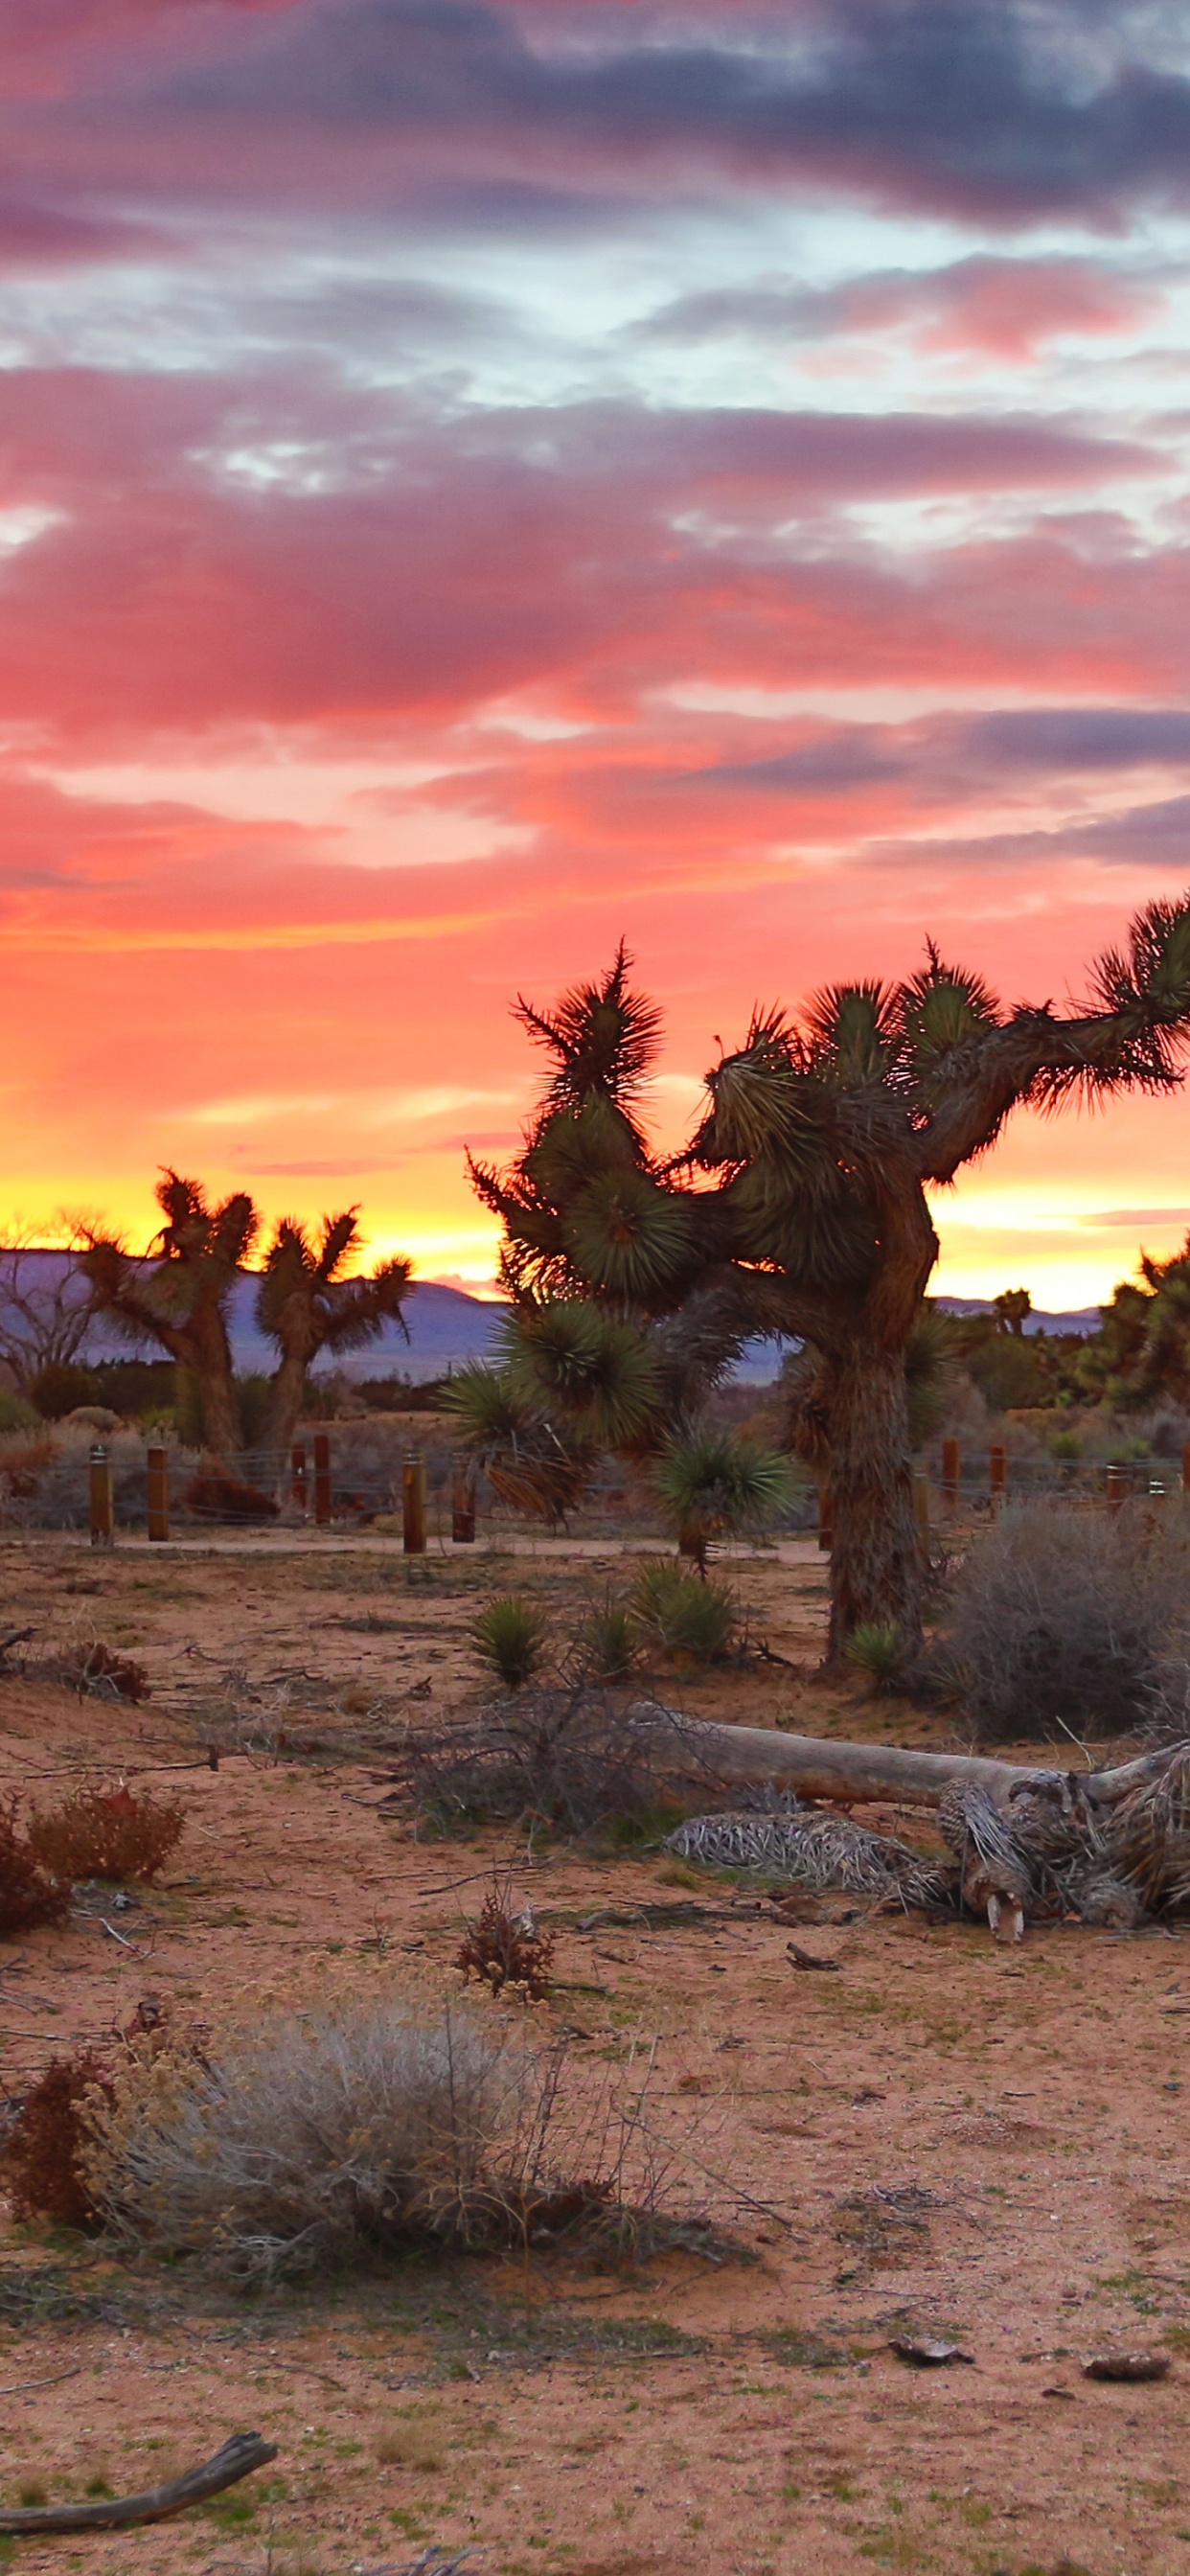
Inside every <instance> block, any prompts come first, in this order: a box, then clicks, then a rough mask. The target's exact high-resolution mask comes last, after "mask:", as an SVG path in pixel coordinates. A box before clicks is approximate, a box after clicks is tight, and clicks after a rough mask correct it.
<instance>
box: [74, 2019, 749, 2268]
mask: <svg viewBox="0 0 1190 2576" xmlns="http://www.w3.org/2000/svg"><path fill="white" fill-rule="evenodd" d="M650 2067H651V2060H648V2061H646V2062H645V2064H644V2065H643V2067H642V2068H641V2069H640V2070H638V2071H637V2073H636V2075H635V2077H634V2078H633V2079H630V2080H628V2081H625V2079H624V2078H623V2077H622V2076H621V2074H620V2073H619V2072H618V2071H613V2070H611V2069H608V2068H603V2069H600V2070H598V2071H594V2070H587V2069H582V2070H579V2072H578V2074H577V2076H576V2077H575V2078H573V2079H572V2078H571V2076H570V2073H569V2066H568V2061H567V2060H566V2057H565V2051H564V2048H563V2047H561V2046H559V2047H555V2048H553V2049H551V2050H549V2051H548V2052H546V2053H545V2054H544V2055H542V2056H540V2057H539V2056H537V2055H535V2054H534V2053H533V2052H531V2051H530V2050H529V2049H528V2048H527V2047H526V2046H524V2045H523V2044H521V2043H520V2042H519V2041H515V2040H512V2039H510V2038H509V2035H508V2032H507V2029H506V2028H505V2027H504V2026H503V2025H500V2026H496V2027H493V2024H492V2022H491V2020H490V2018H489V2017H487V2016H484V2017H483V2019H482V2020H481V2019H480V2017H479V2016H478V2015H477V2014H474V2013H472V2012H469V2011H467V2010H466V2009H458V2008H455V2009H453V2010H446V2011H443V2010H442V2009H441V2008H440V2007H438V2008H434V2009H431V2010H429V2011H425V2010H422V2011H418V2010H416V2009H414V2008H413V2007H412V2006H410V2005H408V2004H405V2003H402V2002H400V2001H398V2000H396V1999H394V1998H391V1997H388V1998H380V1999H376V2000H372V2001H369V2002H365V2003H358V2002H352V2003H351V2004H344V2005H340V2006H336V2005H333V2004H327V2005H325V2006H324V2007H323V2008H322V2009H321V2010H319V2011H316V2012H311V2013H308V2014H301V2015H294V2016H292V2017H289V2018H286V2019H283V2020H277V2021H274V2022H273V2023H272V2024H271V2026H266V2027H263V2028H262V2027H261V2026H260V2025H259V2024H257V2025H256V2026H255V2027H253V2028H252V2029H251V2030H245V2031H243V2032H242V2033H241V2034H240V2035H239V2036H237V2037H233V2038H232V2039H230V2040H229V2041H228V2042H227V2044H226V2046H224V2047H223V2048H222V2049H213V2050H212V2051H211V2053H210V2054H209V2055H204V2056H199V2055H197V2054H196V2053H195V2052H194V2051H189V2052H174V2051H171V2050H170V2049H168V2048H165V2049H161V2050H159V2051H158V2052H157V2053H156V2054H153V2055H149V2056H141V2057H136V2056H129V2057H128V2058H127V2059H126V2061H125V2062H124V2063H123V2064H121V2065H118V2066H117V2068H116V2071H115V2076H114V2080H113V2089H112V2092H111V2094H110V2095H107V2094H104V2093H100V2092H92V2093H91V2095H90V2097H89V2102H88V2105H87V2108H86V2110H85V2112H84V2122H85V2125H86V2127H87V2132H88V2143H87V2145H86V2146H85V2148H84V2150H83V2151H82V2154H81V2158H80V2164H81V2170H82V2174H83V2179H84V2184H85V2188H86V2189H87V2191H88V2192H89V2193H90V2195H91V2200H92V2203H93V2205H94V2207H95V2209H96V2211H97V2212H98V2213H99V2215H100V2217H101V2219H102V2221H103V2223H104V2225H105V2226H106V2228H107V2230H108V2231H109V2233H110V2235H111V2237H112V2238H113V2240H114V2241H115V2242H117V2243H123V2244H124V2245H125V2246H126V2247H128V2248H129V2249H141V2248H144V2249H147V2250H151V2251H155V2252H156V2253H157V2254H158V2255H168V2256H171V2257H173V2258H189V2259H190V2260H191V2261H192V2262H193V2263H194V2264H195V2266H196V2268H197V2269H198V2270H200V2271H205V2272H213V2273H223V2274H224V2275H230V2276H231V2277H233V2278H237V2279H240V2280H242V2281H251V2280H253V2279H256V2280H260V2279H267V2278H268V2277H269V2276H270V2275H277V2274H279V2273H285V2272H293V2271H301V2270H305V2271H312V2270H316V2269H321V2270H323V2271H326V2270H340V2269H344V2268H347V2267H349V2266H351V2265H353V2264H355V2263H358V2262H359V2261H361V2260H369V2259H371V2260H374V2259H376V2257H377V2256H384V2255H400V2254H402V2253H407V2252H413V2251H422V2252H428V2253H433V2252H434V2251H450V2250H454V2251H460V2250H474V2251H478V2252H487V2251H494V2250H498V2249H502V2248H507V2247H508V2246H510V2245H518V2246H521V2247H523V2248H525V2249H526V2250H527V2249H528V2248H529V2247H533V2246H538V2245H548V2244H551V2243H556V2242H557V2241H558V2240H559V2239H560V2238H563V2237H566V2236H572V2235H574V2234H575V2233H576V2232H583V2233H584V2234H586V2235H587V2236H589V2237H591V2238H593V2239H594V2240H595V2241H596V2242H598V2244H600V2245H601V2246H604V2247H606V2248H607V2249H608V2250H612V2251H614V2250H620V2251H622V2252H624V2253H626V2254H629V2255H634V2254H639V2253H641V2252H647V2251H650V2250H652V2249H653V2248H654V2247H656V2246H659V2245H664V2244H666V2243H675V2242H682V2243H689V2242H691V2241H693V2239H694V2237H695V2236H696V2235H697V2236H698V2237H700V2238H701V2239H702V2241H705V2238H706V2231H707V2220H706V2217H705V2215H704V2214H703V2213H701V2212H692V2211H691V2210H690V2209H689V2208H688V2207H686V2208H683V2206H682V2198H681V2194H682V2182H681V2175H682V2169H683V2150H682V2144H681V2141H680V2140H678V2139H674V2140H672V2141H669V2142H667V2140H666V2138H665V2137H663V2136H662V2135H661V2133H660V2131H659V2130H658V2129H657V2128H655V2127H654V2124H653V2120H652V2117H651V2114H650V2111H649V2107H648V2095H649V2076H650Z"/></svg>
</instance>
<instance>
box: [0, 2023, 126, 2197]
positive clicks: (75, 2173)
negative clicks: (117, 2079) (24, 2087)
mask: <svg viewBox="0 0 1190 2576" xmlns="http://www.w3.org/2000/svg"><path fill="white" fill-rule="evenodd" d="M111 2097H112V2081H111V2075H110V2072H109V2071H108V2069H107V2068H106V2067H105V2066H104V2064H103V2062H102V2060H101V2059H100V2058H98V2057H96V2056H95V2055H94V2053H93V2051H92V2050H90V2049H81V2050H80V2051H79V2052H78V2054H77V2055H76V2056H74V2057H61V2058H57V2059H55V2061H54V2063H53V2064H52V2065H50V2066H47V2068H46V2070H45V2073H44V2075H41V2076H39V2077H38V2079H37V2082H36V2083H35V2084H33V2085H31V2086H30V2089H29V2091H28V2092H27V2093H26V2095H25V2098H24V2101H23V2102H22V2104H21V2106H20V2109H19V2110H18V2112H17V2115H16V2118H15V2120H14V2121H13V2123H12V2125H11V2127H10V2128H9V2130H8V2134H7V2136H6V2138H5V2140H4V2144H3V2147H2V2148H0V2183H2V2184H3V2187H4V2189H5V2190H6V2192H7V2193H8V2197H9V2201H10V2203H11V2207H12V2214H13V2217H14V2218H16V2219H29V2218H34V2219H49V2220H50V2221H51V2223H53V2224H54V2225H56V2226H59V2227H77V2228H93V2227H96V2226H97V2225H98V2223H99V2211H98V2209H97V2208H96V2205H95V2201H94V2198H93V2196H92V2193H91V2189H90V2186H89V2184H88V2181H87V2177H86V2171H85V2163H84V2159H85V2154H86V2151H87V2148H88V2144H89V2135H90V2133H89V2130H88V2128H87V2126H86V2125H85V2122H86V2113H87V2110H88V2109H89V2107H90V2106H91V2105H92V2104H96V2103H98V2102H100V2101H107V2102H110V2100H111Z"/></svg>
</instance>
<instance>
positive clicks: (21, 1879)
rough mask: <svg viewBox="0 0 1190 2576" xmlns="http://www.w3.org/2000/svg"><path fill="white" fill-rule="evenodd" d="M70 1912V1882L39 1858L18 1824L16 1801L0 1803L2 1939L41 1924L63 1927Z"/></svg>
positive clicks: (0, 1907)
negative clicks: (55, 1924) (61, 1925)
mask: <svg viewBox="0 0 1190 2576" xmlns="http://www.w3.org/2000/svg"><path fill="white" fill-rule="evenodd" d="M69 1912H70V1881H69V1879H68V1878H60V1877H58V1876H56V1875H55V1873H54V1872H53V1871H52V1870H50V1869H47V1868H46V1866H45V1863H44V1862H43V1861H42V1860H40V1859H39V1858H38V1855H37V1853H36V1852H35V1851H34V1850H33V1847H32V1845H31V1843H30V1841H29V1839H28V1836H27V1835H26V1834H23V1833H22V1832H21V1830H20V1827H19V1825H18V1824H17V1801H16V1799H15V1798H9V1799H0V1939H4V1940H6V1941H10V1940H12V1939H13V1938H14V1936H15V1934H17V1933H18V1932H31V1931H32V1930H33V1928H34V1926H35V1925H36V1924H38V1923H64V1922H65V1920H66V1917H67V1915H68V1914H69Z"/></svg>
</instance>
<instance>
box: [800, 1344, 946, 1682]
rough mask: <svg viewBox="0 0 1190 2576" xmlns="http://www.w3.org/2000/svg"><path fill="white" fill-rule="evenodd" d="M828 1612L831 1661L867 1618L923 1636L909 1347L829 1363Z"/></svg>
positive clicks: (849, 1351)
mask: <svg viewBox="0 0 1190 2576" xmlns="http://www.w3.org/2000/svg"><path fill="white" fill-rule="evenodd" d="M824 1394H825V1397H826V1412H827V1420H828V1423H829V1438H830V1451H831V1455H830V1466H829V1469H828V1475H827V1489H828V1492H829V1494H830V1498H831V1504H832V1510H833V1519H834V1537H833V1543H832V1548H831V1615H830V1630H829V1634H828V1641H827V1660H828V1662H834V1661H835V1660H836V1659H837V1658H838V1657H839V1656H840V1655H841V1654H842V1651H843V1647H844V1645H845V1643H846V1640H847V1638H848V1637H849V1636H850V1635H851V1632H852V1630H853V1629H855V1628H859V1627H862V1626H864V1625H865V1623H866V1622H868V1621H870V1620H871V1621H879V1622H881V1623H882V1624H885V1625H893V1626H895V1627H897V1628H898V1629H899V1630H900V1632H901V1636H902V1638H903V1639H904V1640H905V1642H906V1643H907V1644H911V1643H912V1642H913V1641H914V1640H915V1639H916V1638H917V1637H919V1636H920V1634H921V1601H922V1560H921V1543H920V1539H919V1535H918V1528H917V1519H916V1514H915V1512H914V1507H913V1469H912V1465H911V1461H910V1452H909V1423H908V1408H907V1401H906V1391H905V1354H904V1351H903V1349H894V1350H891V1351H890V1350H882V1349H881V1348H879V1346H878V1345H876V1344H874V1343H872V1342H869V1341H867V1340H864V1339H861V1338H859V1336H858V1335H857V1337H856V1338H855V1340H853V1341H852V1342H850V1343H849V1344H848V1346H847V1348H846V1350H845V1351H844V1352H842V1353H841V1354H840V1355H839V1356H837V1357H835V1358H833V1359H832V1360H831V1361H830V1362H829V1363H828V1371H827V1385H826V1387H825V1388H824Z"/></svg>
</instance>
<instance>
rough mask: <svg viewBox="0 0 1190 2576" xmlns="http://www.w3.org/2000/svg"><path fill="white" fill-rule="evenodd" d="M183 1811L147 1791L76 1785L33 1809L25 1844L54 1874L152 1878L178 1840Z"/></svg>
mask: <svg viewBox="0 0 1190 2576" xmlns="http://www.w3.org/2000/svg"><path fill="white" fill-rule="evenodd" d="M185 1823H186V1811H185V1808H184V1807H183V1806H182V1805H181V1803H180V1801H179V1800H177V1799H176V1798H155V1797H154V1796H153V1795H152V1793H151V1791H149V1790H147V1789H145V1790H139V1791H138V1790H135V1789H129V1788H128V1787H127V1786H126V1785H125V1783H124V1782H123V1781H121V1782H120V1784H119V1785H118V1786H117V1787H116V1788H114V1789H76V1790H75V1791H74V1792H73V1794H72V1795H71V1796H70V1797H68V1798H66V1799H64V1800H63V1802H62V1804H61V1806H60V1807H57V1808H54V1809H52V1810H51V1811H49V1812H47V1813H46V1814H45V1815H35V1816H34V1817H33V1819H32V1821H31V1823H30V1825H29V1832H28V1840H29V1848H30V1850H31V1851H32V1852H33V1853H34V1854H35V1856H36V1858H37V1859H38V1861H40V1863H41V1864H42V1867H43V1868H44V1869H46V1870H48V1871H50V1872H51V1873H53V1874H54V1875H55V1876H56V1877H58V1878H65V1879H83V1878H108V1879H115V1880H119V1881H120V1882H121V1883H126V1882H127V1881H129V1880H133V1881H136V1880H144V1879H150V1878H156V1876H157V1873H158V1871H159V1870H160V1869H162V1868H163V1867H164V1864H165V1862H166V1861H167V1860H168V1859H169V1856H170V1853H171V1852H172V1851H174V1850H175V1849H176V1847H177V1844H178V1843H179V1841H180V1840H181V1836H182V1833H183V1830H184V1828H185Z"/></svg>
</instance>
